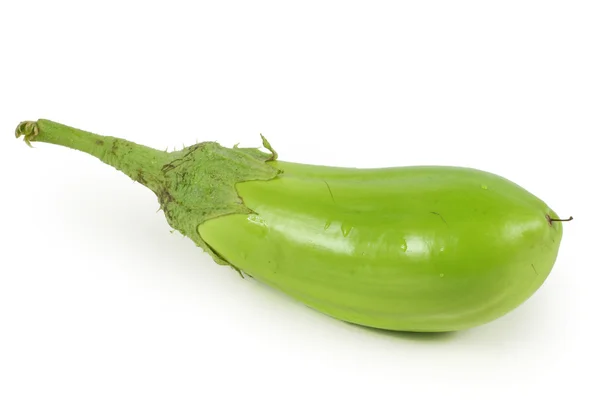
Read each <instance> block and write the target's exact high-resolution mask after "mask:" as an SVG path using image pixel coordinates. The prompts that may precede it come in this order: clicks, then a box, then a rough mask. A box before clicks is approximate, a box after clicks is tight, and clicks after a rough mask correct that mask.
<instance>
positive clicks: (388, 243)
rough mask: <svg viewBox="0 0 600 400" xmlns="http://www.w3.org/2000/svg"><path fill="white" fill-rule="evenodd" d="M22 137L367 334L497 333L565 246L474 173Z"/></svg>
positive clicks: (516, 197)
mask: <svg viewBox="0 0 600 400" xmlns="http://www.w3.org/2000/svg"><path fill="white" fill-rule="evenodd" d="M16 136H17V137H20V136H24V138H25V141H26V142H27V143H28V144H29V143H30V142H32V141H38V142H47V143H53V144H57V145H62V146H67V147H70V148H73V149H76V150H80V151H83V152H86V153H89V154H91V155H93V156H95V157H97V158H98V159H100V160H101V161H103V162H105V163H106V164H109V165H111V166H113V167H115V168H116V169H118V170H120V171H122V172H124V173H125V174H127V175H128V176H129V177H131V178H132V179H134V180H135V181H137V182H139V183H141V184H142V185H144V186H146V187H148V188H149V189H151V190H152V191H153V192H154V193H155V194H156V196H157V197H158V201H159V203H160V206H161V209H162V210H163V211H164V213H165V216H166V219H167V221H168V223H169V224H170V225H171V226H172V227H173V228H174V229H176V230H178V231H179V232H181V233H182V234H183V235H185V236H187V237H189V238H190V239H192V240H193V241H194V242H195V243H196V244H197V245H198V246H199V247H201V248H203V249H204V250H205V251H207V252H208V253H209V254H210V255H211V256H212V258H213V259H214V260H215V262H217V263H218V264H221V265H229V266H231V267H233V268H234V269H235V270H237V271H238V272H240V273H244V274H246V275H249V276H251V277H253V278H255V279H257V280H259V281H261V282H264V283H265V284H267V285H270V286H272V287H275V288H277V289H279V290H281V291H282V292H284V293H286V294H288V295H289V296H291V297H293V298H295V299H297V300H298V301H300V302H302V303H304V304H306V305H307V306H309V307H311V308H313V309H315V310H318V311H320V312H322V313H324V314H327V315H329V316H331V317H334V318H337V319H339V320H343V321H347V322H351V323H354V324H358V325H364V326H369V327H374V328H381V329H388V330H396V331H414V332H446V331H456V330H463V329H468V328H472V327H475V326H478V325H482V324H485V323H488V322H490V321H493V320H495V319H497V318H499V317H501V316H503V315H505V314H506V313H508V312H510V311H511V310H513V309H515V308H516V307H518V306H519V305H521V304H522V303H523V302H525V301H526V300H527V299H528V298H529V297H530V296H531V295H533V294H534V293H535V292H536V291H537V290H538V289H539V288H540V287H541V285H542V284H543V283H544V281H545V280H546V278H547V277H548V275H549V274H550V272H551V270H552V268H553V266H554V264H555V261H556V258H557V255H558V251H559V247H560V243H561V239H562V221H565V220H563V219H560V218H559V217H558V216H557V214H556V213H555V212H554V211H553V210H552V209H550V207H548V205H547V204H546V203H545V202H543V201H542V200H541V199H539V198H538V197H536V196H534V195H533V194H531V193H530V192H528V191H527V190H525V189H524V188H522V187H521V186H519V185H517V184H515V183H513V182H511V181H509V180H507V179H505V178H502V177H500V176H498V175H495V174H492V173H489V172H485V171H481V170H477V169H472V168H462V167H446V166H411V167H393V168H373V169H355V168H340V167H330V166H317V165H306V164H298V163H290V162H284V161H279V160H278V159H277V153H276V152H275V151H274V150H273V148H272V147H271V146H270V144H269V143H268V142H267V141H266V139H265V138H264V137H263V146H264V147H265V148H266V149H267V150H268V151H269V153H266V152H263V151H260V150H259V149H254V148H238V147H234V148H226V147H223V146H220V145H219V144H218V143H216V142H204V143H199V144H195V145H193V146H189V147H186V148H184V149H182V150H179V151H173V152H166V151H159V150H155V149H151V148H149V147H145V146H142V145H139V144H135V143H132V142H129V141H126V140H123V139H118V138H114V137H108V136H100V135H96V134H93V133H89V132H85V131H82V130H79V129H75V128H71V127H68V126H65V125H62V124H58V123H56V122H52V121H48V120H43V119H42V120H38V121H36V122H31V121H27V122H22V123H21V124H19V126H18V127H17V130H16ZM568 220H570V219H568Z"/></svg>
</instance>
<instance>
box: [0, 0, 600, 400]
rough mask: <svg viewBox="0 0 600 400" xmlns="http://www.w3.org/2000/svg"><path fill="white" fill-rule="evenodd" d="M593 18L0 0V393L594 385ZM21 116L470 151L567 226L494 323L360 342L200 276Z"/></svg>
mask: <svg viewBox="0 0 600 400" xmlns="http://www.w3.org/2000/svg"><path fill="white" fill-rule="evenodd" d="M598 21H600V12H599V3H598V2H597V1H523V0H521V1H494V2H490V1H418V2H417V1H410V2H409V1H405V2H400V1H393V2H392V1H390V2H381V1H363V2H357V1H344V2H341V1H340V2H332V1H302V2H285V1H272V2H265V1H244V2H241V1H239V2H234V1H210V2H208V1H206V2H192V1H190V2H182V1H169V2H153V1H145V2H141V1H140V2H134V1H123V0H121V1H101V2H100V1H98V2H92V1H72V2H69V1H44V2H42V1H23V0H21V1H18V2H17V1H12V2H8V1H7V2H3V3H2V5H1V6H0V38H1V39H0V49H1V52H0V60H1V62H0V72H1V73H0V102H1V103H0V131H1V133H2V134H1V135H0V140H1V142H0V168H1V169H0V171H1V174H2V175H1V176H2V186H1V189H0V193H1V195H0V203H1V204H0V209H1V210H2V220H1V221H2V230H1V231H0V232H1V235H2V238H1V241H0V249H1V251H0V398H2V399H7V400H8V399H10V400H12V399H48V398H61V399H154V398H156V399H221V398H233V397H234V396H235V397H237V398H263V399H264V398H269V399H270V398H273V399H295V398H301V399H320V398H329V399H333V398H346V399H347V398H351V399H354V398H362V399H365V398H366V399H375V398H384V397H383V396H385V398H392V399H393V398H399V399H401V398H426V399H428V398H436V399H439V398H444V399H454V398H457V399H506V398H513V399H521V398H522V399H532V398H547V397H548V396H549V395H558V396H560V397H561V398H581V399H588V398H589V399H591V398H599V397H597V396H598V386H597V382H596V381H597V378H598V377H597V372H598V371H597V360H598V357H599V356H600V354H599V340H598V331H597V328H598V316H599V314H598V306H600V296H599V285H600V274H599V267H600V263H599V261H598V260H599V256H598V246H597V238H598V226H599V225H598V224H599V223H600V222H599V221H600V214H599V210H598V197H597V196H596V195H595V194H594V192H595V193H597V182H598V172H600V171H599V170H600V168H599V163H598V146H597V144H593V143H597V142H593V140H595V139H593V138H595V137H597V135H598V133H599V130H600V119H599V110H600V94H599V93H600V78H599V77H600V56H599V54H600V51H599V49H600V23H599V22H598ZM38 118H48V119H52V120H55V121H59V122H62V123H65V124H69V125H71V126H75V127H78V128H81V129H85V130H89V131H92V132H97V133H102V134H107V135H112V136H120V137H124V138H127V139H130V140H133V141H135V142H138V143H143V144H146V145H150V146H154V147H157V148H166V147H169V148H170V149H172V148H173V147H174V146H175V147H177V148H180V147H181V146H182V144H186V145H189V144H193V143H194V142H195V141H196V140H199V141H206V140H217V141H219V142H220V143H222V144H224V145H233V144H235V143H237V142H240V143H241V145H244V146H259V145H260V140H259V133H263V134H264V135H266V136H267V137H268V138H269V140H270V141H271V143H272V144H273V145H274V146H275V148H276V149H277V150H278V151H279V153H280V157H281V159H283V160H287V161H299V162H306V163H317V164H328V165H341V166H357V167H378V166H401V165H416V164H441V165H461V166H470V167H476V168H480V169H484V170H488V171H491V172H495V173H498V174H500V175H503V176H505V177H507V178H509V179H511V180H513V181H515V182H517V183H519V184H521V185H522V186H524V187H526V188H527V189H529V190H530V191H531V192H533V193H534V194H536V195H538V196H539V197H541V198H542V199H544V200H545V201H547V202H548V203H549V204H550V205H551V207H553V208H554V209H555V210H556V211H557V212H558V213H559V214H560V215H562V216H565V217H567V216H569V215H573V216H574V217H575V220H574V221H573V222H571V223H569V224H565V232H564V238H563V243H562V247H561V251H560V254H559V258H558V260H557V263H556V265H555V268H554V270H553V272H552V274H551V275H550V277H549V279H548V280H547V281H546V283H545V284H544V285H543V287H542V288H541V289H540V290H539V291H538V292H537V293H536V294H535V295H534V296H533V297H532V298H531V299H530V300H529V301H527V302H526V303H525V304H523V305H522V306H521V307H519V308H518V309H517V310H515V311H514V312H512V313H510V314H509V315H507V316H505V317H503V318H501V319H499V320H497V321H495V322H493V323H490V324H487V325H485V326H482V327H479V328H475V329H472V330H469V331H464V332H459V333H454V334H445V335H422V334H421V335H418V334H406V333H398V334H394V333H384V332H378V331H373V330H368V329H363V328H359V327H356V326H352V325H348V324H345V323H342V322H338V321H335V320H333V319H330V318H328V317H325V316H322V315H320V314H318V313H316V312H314V311H312V310H310V309H308V308H306V307H304V306H303V305H301V304H298V303H296V302H294V301H292V300H290V299H288V298H287V297H285V296H283V295H281V294H279V293H277V292H275V291H274V290H271V289H269V288H267V287H264V286H262V285H260V284H257V283H256V282H254V281H252V280H249V279H246V280H242V279H240V277H239V276H238V275H237V274H236V273H235V272H233V271H232V270H231V269H230V268H226V267H219V266H217V265H216V264H214V263H213V262H212V261H211V259H210V258H209V257H208V256H207V255H206V254H203V253H202V252H201V251H200V250H199V249H198V248H196V247H195V246H194V245H193V244H192V242H191V241H190V240H188V239H185V238H182V237H181V236H180V235H178V234H171V233H170V232H169V231H170V228H169V226H168V225H167V223H166V221H165V219H164V216H163V215H162V213H161V212H158V213H157V212H156V210H157V208H158V203H157V201H156V199H155V198H154V196H153V194H152V193H151V192H150V191H148V190H147V189H145V188H143V187H142V186H141V185H139V184H136V183H132V181H131V180H130V179H128V178H126V177H125V176H124V175H121V174H120V173H118V172H116V171H115V170H113V169H112V168H110V167H108V166H106V165H103V164H102V163H100V162H98V161H97V160H95V159H93V158H91V157H89V156H87V155H85V154H83V153H78V152H74V151H71V150H67V149H63V148H59V147H57V146H52V145H45V144H36V145H35V149H30V148H28V147H27V146H25V145H24V144H23V143H22V142H21V141H16V140H15V139H14V136H13V131H14V128H15V126H16V125H17V123H18V122H20V121H22V120H28V119H38ZM580 390H581V391H582V392H579V391H580Z"/></svg>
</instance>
